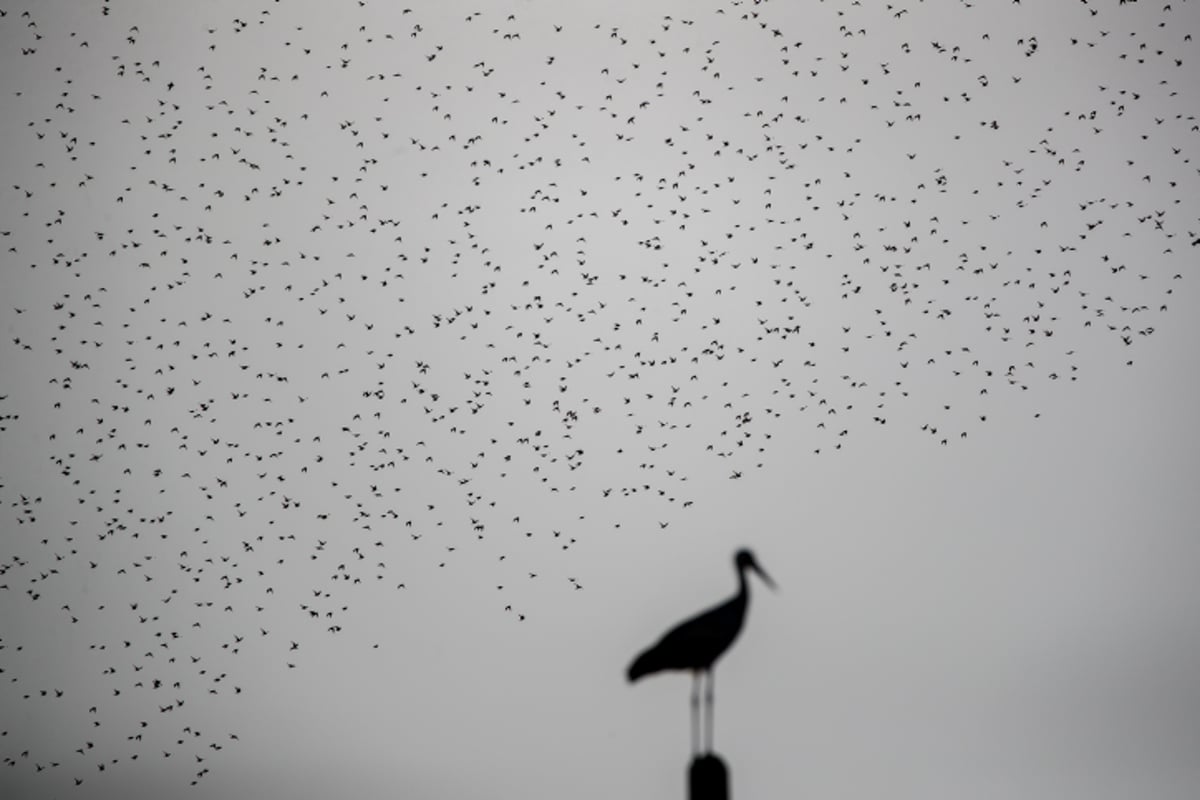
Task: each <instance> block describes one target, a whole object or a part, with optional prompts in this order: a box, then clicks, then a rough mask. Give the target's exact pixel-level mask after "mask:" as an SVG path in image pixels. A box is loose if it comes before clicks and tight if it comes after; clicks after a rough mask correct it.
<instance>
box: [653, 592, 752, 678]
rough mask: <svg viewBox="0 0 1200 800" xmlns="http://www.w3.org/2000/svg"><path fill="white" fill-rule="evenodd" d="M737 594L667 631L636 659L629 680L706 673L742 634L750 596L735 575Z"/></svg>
mask: <svg viewBox="0 0 1200 800" xmlns="http://www.w3.org/2000/svg"><path fill="white" fill-rule="evenodd" d="M738 575H739V579H740V581H741V586H740V587H739V589H738V593H737V594H736V595H734V596H733V597H731V598H729V599H728V600H726V601H725V602H724V603H721V604H720V605H719V606H716V607H714V608H710V609H709V610H708V611H705V612H703V613H701V614H697V615H696V616H694V617H692V618H691V619H689V620H686V621H684V622H681V623H679V624H678V625H676V626H675V627H674V628H672V629H671V630H669V631H667V632H666V633H665V634H664V635H663V637H662V638H661V639H659V641H658V644H656V645H654V646H653V647H651V648H649V649H648V650H646V651H645V652H644V653H642V654H641V655H640V656H638V657H637V658H636V659H635V660H634V662H633V663H632V664H631V665H630V666H629V680H630V681H636V680H637V679H638V678H641V677H642V676H644V675H651V674H653V673H655V672H662V671H663V670H708V669H712V666H713V664H715V663H716V661H717V659H718V658H720V657H721V655H722V654H723V653H724V652H725V651H726V650H728V649H729V646H730V645H732V644H733V642H734V640H735V639H737V636H738V634H739V633H741V631H742V623H743V622H744V621H745V619H746V607H747V606H748V605H749V604H750V593H749V592H748V591H747V589H746V575H745V573H744V572H739V573H738Z"/></svg>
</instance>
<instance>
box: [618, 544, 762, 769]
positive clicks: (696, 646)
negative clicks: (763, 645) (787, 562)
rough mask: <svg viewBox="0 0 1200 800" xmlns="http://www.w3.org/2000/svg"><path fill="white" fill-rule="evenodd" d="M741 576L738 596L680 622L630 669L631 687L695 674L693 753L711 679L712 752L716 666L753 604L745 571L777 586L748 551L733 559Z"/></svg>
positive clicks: (709, 747)
mask: <svg viewBox="0 0 1200 800" xmlns="http://www.w3.org/2000/svg"><path fill="white" fill-rule="evenodd" d="M733 563H734V567H735V568H736V569H737V575H738V592H737V594H735V595H734V596H733V597H731V598H730V599H729V600H726V601H725V602H724V603H722V604H721V605H719V606H716V607H714V608H711V609H709V610H708V611H705V612H703V613H701V614H698V615H696V616H695V617H692V618H691V619H689V620H686V621H685V622H681V623H680V624H678V625H676V626H675V627H674V628H672V629H671V630H669V631H667V633H666V634H664V635H663V637H662V638H661V639H659V641H658V643H657V644H655V645H654V646H653V647H650V648H649V649H647V650H646V651H645V652H643V653H642V654H641V655H639V656H638V657H637V658H635V659H634V661H633V663H632V664H630V665H629V673H628V674H629V681H630V682H631V683H632V682H634V681H636V680H637V679H638V678H641V677H642V676H644V675H651V674H653V673H655V672H662V671H664V670H690V671H691V672H692V753H693V755H696V754H697V753H698V752H699V746H698V742H697V740H698V738H699V727H700V726H699V724H698V720H697V714H698V712H699V710H700V682H701V680H702V678H703V676H705V675H707V676H708V684H707V691H706V692H705V695H704V699H705V705H706V706H707V711H708V714H707V723H708V724H707V726H706V728H707V737H706V739H707V742H706V743H705V745H704V747H705V752H706V753H711V752H712V739H713V666H714V665H715V664H716V662H717V659H718V658H720V657H721V655H722V654H723V653H724V652H725V651H726V650H728V649H729V646H730V645H732V644H733V642H734V640H735V639H737V636H738V634H739V633H740V632H741V630H742V623H743V622H744V621H745V619H746V607H747V606H748V605H749V603H750V590H749V586H748V585H747V581H746V570H753V571H754V572H756V573H758V576H759V577H760V578H762V579H763V582H764V583H766V584H767V586H769V587H771V588H772V589H774V588H775V584H774V583H773V582H772V581H771V579H770V578H769V577H768V576H767V573H766V572H764V571H763V569H762V567H760V566H759V565H758V562H757V561H755V560H754V555H753V554H752V553H751V552H750V551H749V550H739V551H738V552H737V555H735V556H734V559H733Z"/></svg>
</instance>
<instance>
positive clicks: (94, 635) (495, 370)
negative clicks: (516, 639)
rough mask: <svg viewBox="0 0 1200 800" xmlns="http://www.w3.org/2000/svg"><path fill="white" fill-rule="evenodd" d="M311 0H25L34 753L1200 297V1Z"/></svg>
mask: <svg viewBox="0 0 1200 800" xmlns="http://www.w3.org/2000/svg"><path fill="white" fill-rule="evenodd" d="M302 5H304V8H303V9H301V7H300V5H297V4H290V3H270V2H260V3H246V2H232V1H231V0H222V1H220V2H206V3H199V4H189V5H187V6H186V7H184V6H178V7H172V9H171V10H170V12H169V13H168V12H167V11H165V10H164V9H162V8H160V6H159V5H158V4H155V3H148V2H134V0H105V1H104V2H101V3H86V4H83V3H80V4H40V3H22V2H12V0H0V59H2V64H3V69H0V98H2V99H0V103H2V104H3V105H2V108H3V114H0V140H2V141H3V148H2V149H0V170H2V171H3V173H4V175H3V177H4V180H3V182H2V184H0V185H2V186H3V188H2V190H0V247H2V249H3V253H4V258H3V262H2V263H3V267H2V270H0V323H2V326H3V341H2V343H0V543H2V544H3V548H2V551H0V609H2V610H0V622H2V627H0V759H2V762H0V787H5V786H9V787H21V791H24V792H26V793H43V792H44V793H46V794H47V795H53V794H57V793H62V795H63V796H65V795H66V794H68V793H69V791H70V790H72V789H73V788H74V787H80V788H79V796H87V794H88V792H89V791H92V790H93V788H94V787H95V786H97V785H103V783H104V782H105V781H107V780H109V779H110V778H111V776H112V775H114V774H118V773H122V772H124V773H125V774H136V773H137V772H138V771H139V770H142V769H147V768H150V767H149V766H148V765H154V768H156V769H157V768H168V769H171V770H177V771H178V774H179V778H180V781H181V783H183V784H186V783H192V784H196V783H199V782H202V781H203V780H204V778H205V777H206V776H208V775H210V774H211V773H212V772H213V771H214V770H216V769H219V768H220V767H219V765H220V762H221V755H222V752H223V751H227V750H229V749H232V748H236V747H237V746H238V744H239V739H238V733H237V731H236V730H214V729H213V728H212V726H211V725H209V724H205V725H201V724H200V722H199V721H198V720H200V719H202V718H203V719H212V715H211V714H208V713H206V712H205V709H210V708H215V707H218V706H219V704H221V703H229V702H239V701H240V700H241V698H242V697H244V696H243V695H242V686H243V684H244V683H245V682H246V679H247V676H249V675H252V674H262V673H264V672H265V673H267V674H273V673H275V672H276V671H282V672H284V673H287V672H289V671H291V670H302V669H303V666H304V657H305V655H306V653H307V652H310V651H311V650H313V649H316V648H322V647H324V648H330V647H337V646H339V644H338V643H339V642H341V641H344V640H345V632H346V631H348V630H350V629H355V626H356V625H361V623H360V622H359V620H361V619H362V614H363V612H364V611H365V610H367V609H371V608H376V609H378V608H386V609H387V613H388V614H391V615H395V616H397V617H403V615H404V614H407V613H418V611H417V609H419V613H422V614H436V608H433V607H430V604H431V603H432V602H433V595H432V594H431V593H430V590H429V588H428V587H431V586H436V584H437V582H438V580H439V575H440V574H443V571H454V570H470V571H472V574H474V575H477V576H478V580H479V581H481V582H482V583H484V584H486V586H487V589H488V591H489V592H491V593H492V594H491V596H492V597H493V598H494V600H493V601H491V602H490V603H488V604H486V607H482V608H481V613H493V612H494V613H495V614H496V615H497V616H498V619H500V620H501V621H502V622H503V623H506V624H507V623H510V622H511V623H512V624H519V623H522V622H524V621H526V620H531V621H532V620H536V604H537V603H538V602H544V601H545V598H547V597H557V596H558V595H559V593H561V594H562V595H563V596H565V597H567V598H569V597H570V596H571V595H573V594H574V593H575V592H577V591H579V590H581V589H583V586H584V583H583V582H582V581H581V580H580V579H579V578H578V577H577V576H578V575H579V574H580V571H579V570H578V569H577V567H578V566H579V565H580V562H578V561H577V560H576V558H577V556H576V553H577V551H581V550H582V549H584V548H586V546H587V542H588V540H589V537H597V536H602V535H607V532H611V531H613V530H614V529H616V528H621V529H622V531H623V532H627V533H628V534H630V535H634V534H636V535H638V536H654V535H676V534H678V533H682V532H683V530H684V529H685V528H687V527H690V528H692V529H695V528H697V527H699V526H702V520H703V512H704V509H705V503H706V496H707V497H710V498H711V497H713V496H714V495H716V494H717V493H725V495H726V496H728V493H729V492H735V491H736V489H737V487H738V486H740V485H742V484H737V483H736V481H739V480H740V481H746V482H749V481H753V480H754V478H755V475H756V474H759V473H761V471H762V470H764V469H769V468H770V464H771V459H772V453H773V452H776V450H783V451H788V452H803V453H805V454H807V457H810V458H813V459H820V460H827V459H837V458H838V457H839V452H841V451H845V450H847V449H849V448H854V447H862V448H869V447H870V446H871V441H872V437H873V435H874V434H875V433H876V432H877V431H879V430H880V429H882V428H884V427H886V428H887V429H888V431H895V430H900V431H902V432H905V433H906V435H908V436H909V437H910V438H909V439H908V441H909V444H910V446H911V447H913V448H915V449H922V450H926V449H927V450H930V451H932V452H933V453H944V454H945V457H947V458H949V457H952V454H953V453H954V452H955V449H956V448H961V447H986V446H988V438H987V437H988V435H989V430H990V429H991V427H992V426H993V425H994V424H995V421H996V420H997V419H1019V420H1026V419H1028V420H1032V418H1034V417H1036V416H1037V415H1038V413H1039V412H1038V410H1037V409H1038V404H1039V401H1040V400H1041V399H1044V398H1048V397H1050V396H1058V395H1059V394H1061V393H1063V392H1071V391H1077V389H1075V388H1072V387H1079V389H1078V391H1086V385H1087V380H1088V372H1089V369H1098V368H1103V367H1105V366H1109V365H1119V366H1121V367H1122V368H1123V367H1125V366H1126V365H1133V364H1134V363H1135V358H1134V355H1135V354H1136V353H1138V352H1139V351H1141V349H1142V348H1144V347H1152V346H1153V344H1152V342H1153V334H1154V332H1155V330H1156V328H1159V327H1161V326H1162V325H1164V324H1165V320H1167V319H1169V315H1168V311H1170V310H1172V309H1174V308H1175V307H1176V305H1177V304H1182V306H1183V308H1184V312H1183V313H1185V314H1187V313H1194V309H1191V310H1190V311H1189V310H1188V309H1189V307H1188V303H1189V295H1188V293H1187V292H1186V287H1187V286H1188V284H1187V281H1186V280H1185V279H1186V277H1187V276H1188V275H1189V274H1190V270H1191V265H1192V264H1193V263H1194V261H1195V258H1196V255H1197V254H1198V253H1200V250H1197V249H1196V248H1197V246H1200V179H1198V173H1197V165H1196V164H1195V163H1193V162H1192V160H1191V159H1192V156H1193V155H1195V154H1196V152H1197V146H1198V142H1200V121H1198V120H1197V118H1196V114H1197V109H1200V103H1198V102H1197V101H1198V100H1200V90H1198V88H1197V87H1198V86H1200V82H1198V81H1197V80H1196V76H1197V72H1196V65H1197V64H1198V63H1200V60H1198V59H1197V53H1196V51H1195V48H1196V47H1197V44H1196V42H1194V41H1193V31H1194V30H1195V29H1196V28H1197V27H1198V26H1197V24H1196V23H1197V22H1198V21H1200V12H1198V11H1197V3H1196V2H1194V0H1193V1H1192V2H1189V0H1173V2H1168V3H1165V4H1164V3H1159V4H1155V3H1150V2H1140V3H1135V2H1125V1H1124V0H1120V1H1119V2H1118V1H1116V0H1073V1H1072V2H1062V3H1054V4H1045V3H1021V2H1020V1H1019V0H1016V2H1012V3H1006V4H1003V6H1001V5H1000V4H984V3H979V2H976V3H968V2H964V0H906V2H898V3H891V4H881V3H867V2H860V1H859V0H853V1H851V0H822V1H820V2H817V1H816V0H814V2H805V3H784V2H749V1H742V0H739V1H736V2H734V1H731V0H701V2H690V3H668V4H665V5H662V4H646V3H620V2H618V3H605V4H600V5H594V4H571V5H570V6H567V5H564V4H560V3H552V2H548V0H537V1H536V2H529V3H499V4H484V5H483V6H481V7H480V8H478V9H474V8H470V7H468V6H466V5H463V4H459V3H441V2H433V1H432V0H430V1H429V2H419V3H418V2H413V3H412V5H411V7H404V6H403V4H393V3H382V2H379V1H378V0H369V1H368V0H339V2H335V3H321V4H302ZM1192 302H1194V301H1192ZM1131 374H1132V373H1131ZM1030 424H1032V422H1030ZM943 448H944V449H943ZM729 481H734V482H735V483H729ZM541 587H548V588H545V589H543V588H541ZM423 592H424V594H422V593H423ZM370 635H371V636H373V637H375V642H376V644H377V645H378V644H380V643H382V644H383V645H384V646H386V639H387V636H388V634H387V632H386V631H380V632H373V633H371V634H370ZM358 655H360V654H357V653H355V654H348V655H347V656H346V657H348V658H349V657H358ZM164 764H165V765H166V766H165V767H164V766H163V765H164ZM0 794H5V792H0Z"/></svg>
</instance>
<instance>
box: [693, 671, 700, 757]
mask: <svg viewBox="0 0 1200 800" xmlns="http://www.w3.org/2000/svg"><path fill="white" fill-rule="evenodd" d="M699 713H700V671H699V670H696V671H695V672H693V673H692V756H693V757H695V756H697V755H699V754H700V719H699V716H698V715H699Z"/></svg>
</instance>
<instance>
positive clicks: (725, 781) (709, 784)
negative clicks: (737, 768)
mask: <svg viewBox="0 0 1200 800" xmlns="http://www.w3.org/2000/svg"><path fill="white" fill-rule="evenodd" d="M688 800H729V771H728V770H726V769H725V762H724V761H722V760H721V758H720V756H718V755H717V754H716V753H709V754H707V755H703V756H696V757H695V758H694V759H692V766H691V768H690V769H689V770H688Z"/></svg>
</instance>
